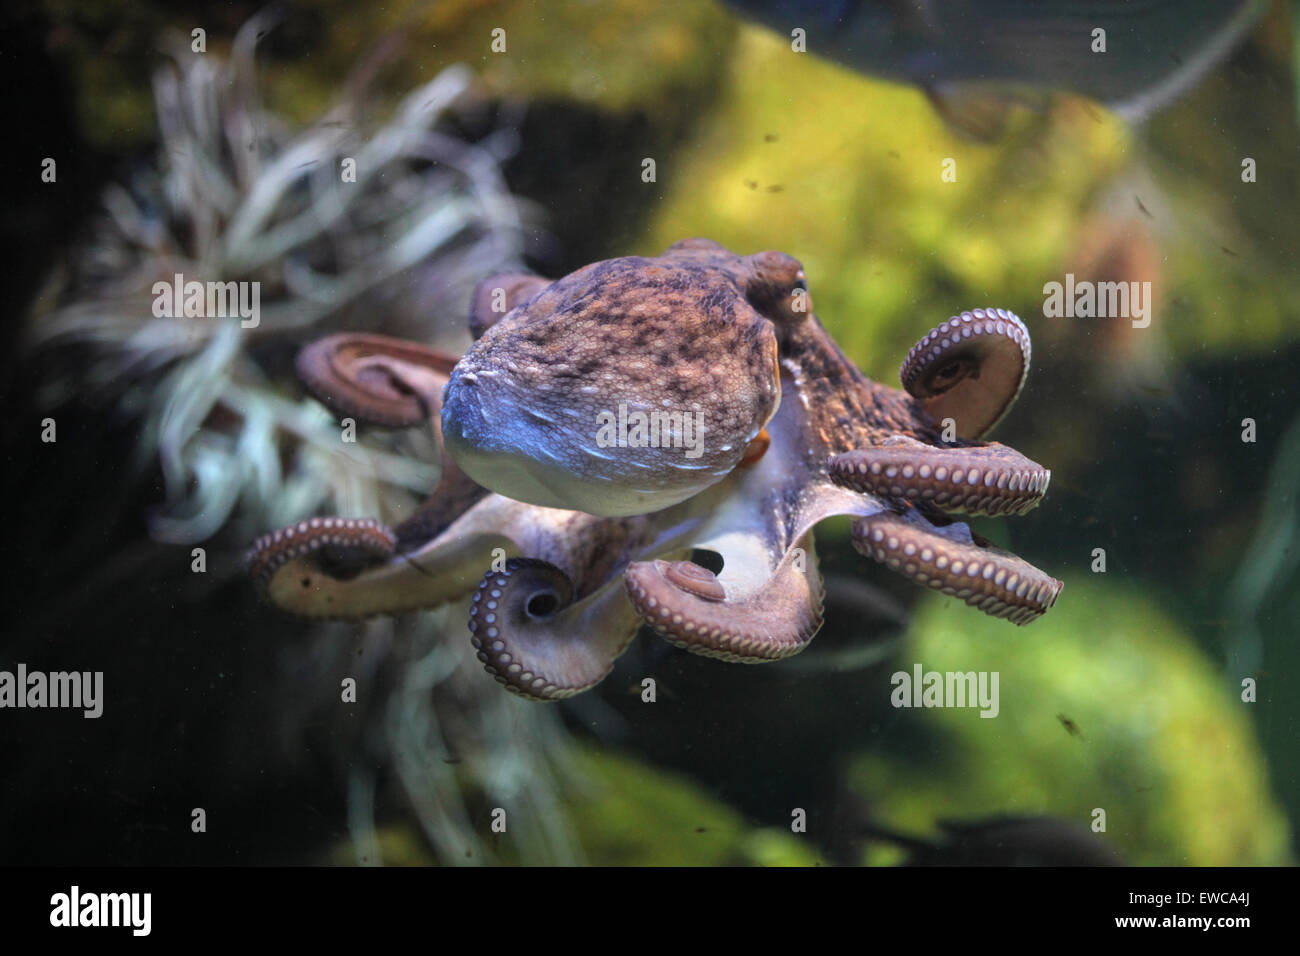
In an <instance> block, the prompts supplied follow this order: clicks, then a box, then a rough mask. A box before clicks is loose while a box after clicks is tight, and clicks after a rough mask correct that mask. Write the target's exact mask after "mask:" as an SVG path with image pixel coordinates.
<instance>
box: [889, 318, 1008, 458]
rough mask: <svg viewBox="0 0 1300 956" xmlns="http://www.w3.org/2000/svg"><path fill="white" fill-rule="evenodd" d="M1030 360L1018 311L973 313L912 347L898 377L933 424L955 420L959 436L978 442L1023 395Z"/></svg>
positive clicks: (937, 329) (940, 327) (952, 322)
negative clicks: (917, 400) (919, 402)
mask: <svg viewBox="0 0 1300 956" xmlns="http://www.w3.org/2000/svg"><path fill="white" fill-rule="evenodd" d="M1029 357H1030V345H1029V330H1028V329H1027V328H1025V323H1023V322H1022V321H1020V319H1019V317H1017V316H1016V314H1015V313H1014V312H1008V311H1007V310H1006V309H975V310H973V311H971V312H963V313H961V315H954V316H953V317H952V318H950V319H949V320H948V321H947V322H944V323H943V324H942V325H940V326H939V327H938V328H935V329H932V330H931V331H930V332H928V333H927V334H926V335H925V336H924V337H923V338H922V339H921V341H919V342H917V343H916V345H914V346H912V350H911V351H910V352H908V353H907V358H906V359H905V360H904V361H903V365H902V368H901V369H900V370H899V378H900V379H901V380H902V382H903V387H904V388H905V389H907V391H908V392H909V393H911V394H912V396H913V397H915V398H918V399H920V400H921V403H922V405H924V407H925V410H926V412H928V413H929V414H930V416H931V417H932V418H934V419H935V421H942V420H943V419H945V418H951V419H952V420H953V421H954V422H955V423H956V426H957V435H958V437H960V438H979V437H980V436H981V435H984V434H986V433H988V432H989V431H990V430H991V429H992V428H993V426H994V425H996V424H997V423H998V422H999V421H1001V420H1002V416H1003V415H1005V414H1006V413H1007V411H1008V409H1010V408H1011V406H1012V404H1013V403H1014V402H1015V400H1016V396H1017V395H1019V394H1020V389H1021V386H1023V385H1024V382H1025V377H1026V376H1027V375H1028V374H1029Z"/></svg>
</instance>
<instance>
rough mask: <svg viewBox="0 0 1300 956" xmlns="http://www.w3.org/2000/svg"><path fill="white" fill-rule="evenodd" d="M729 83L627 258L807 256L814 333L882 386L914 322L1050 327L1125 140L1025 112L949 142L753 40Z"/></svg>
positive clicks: (879, 96) (883, 98) (1069, 104)
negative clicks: (976, 310)
mask: <svg viewBox="0 0 1300 956" xmlns="http://www.w3.org/2000/svg"><path fill="white" fill-rule="evenodd" d="M730 69H731V73H730V77H729V81H728V85H727V87H726V89H725V91H724V93H723V98H722V100H721V101H720V102H719V103H718V105H717V107H716V111H715V113H714V114H713V115H712V116H711V117H710V119H709V122H708V123H707V124H705V125H704V126H703V127H702V128H701V131H700V133H699V134H698V136H697V137H696V139H695V140H694V141H693V142H690V143H687V144H686V145H684V146H683V147H681V149H680V150H679V151H678V152H677V153H676V154H675V155H674V156H673V157H672V158H671V160H670V161H668V162H664V163H661V164H660V165H659V169H658V185H659V187H660V188H662V189H663V190H664V192H665V194H666V196H665V200H664V201H663V202H662V203H661V204H659V206H658V207H657V208H656V210H655V213H654V217H653V220H652V222H651V223H650V226H649V228H648V233H647V235H646V236H645V237H644V239H643V241H641V242H639V243H638V248H637V249H636V250H629V251H637V252H647V251H652V250H653V251H657V250H659V249H661V248H663V247H664V246H667V245H669V244H671V243H672V242H674V241H676V240H677V239H680V238H682V237H683V236H693V235H703V236H708V237H710V238H713V239H716V240H718V241H719V242H722V243H723V244H724V245H726V246H728V247H730V248H733V249H735V250H736V251H738V252H755V251H758V250H760V249H769V248H770V249H780V250H783V251H786V252H789V253H790V254H791V255H795V256H797V257H798V258H800V259H801V260H802V261H803V263H804V265H805V267H806V269H807V271H808V274H809V287H810V289H811V291H812V296H813V304H814V308H815V309H816V311H817V314H818V316H819V317H820V318H821V319H822V321H823V322H824V323H825V324H826V325H827V327H828V328H829V329H830V331H831V333H832V334H833V335H834V336H835V338H836V339H837V340H838V341H839V342H840V343H841V345H842V346H843V347H844V348H845V350H846V351H847V352H848V353H849V354H850V355H851V356H853V357H854V359H855V360H857V361H859V362H860V363H861V364H862V365H863V366H864V370H865V371H866V372H868V374H871V375H873V376H875V377H881V378H885V377H892V376H894V375H896V373H897V368H898V365H897V363H898V359H899V356H901V355H902V354H905V352H906V349H907V348H908V347H909V346H910V345H911V344H912V342H913V341H915V339H916V336H917V333H918V329H917V323H918V321H920V322H922V323H923V324H925V323H928V324H926V327H927V328H928V327H929V324H937V323H938V322H941V321H942V320H943V319H945V318H947V317H948V316H949V315H950V314H952V313H953V311H954V310H957V309H960V308H962V307H967V308H973V307H976V306H980V305H1001V306H1005V307H1006V308H1011V309H1014V310H1016V311H1017V312H1021V313H1022V314H1025V315H1030V316H1032V315H1034V314H1035V313H1038V314H1041V309H1042V298H1043V297H1042V286H1043V284H1044V282H1045V281H1046V279H1048V278H1053V277H1057V278H1059V276H1058V273H1059V272H1060V263H1061V260H1062V257H1063V256H1064V255H1065V253H1066V250H1067V249H1068V247H1069V246H1070V244H1071V242H1072V241H1073V233H1072V230H1071V225H1072V224H1073V223H1074V222H1075V221H1076V220H1077V219H1078V217H1079V211H1080V209H1081V208H1083V207H1084V205H1085V204H1086V202H1087V199H1088V197H1089V195H1090V192H1091V190H1092V189H1093V188H1094V185H1095V184H1096V183H1097V182H1098V180H1099V179H1101V178H1102V177H1104V176H1105V175H1107V174H1108V173H1109V172H1113V171H1114V170H1117V169H1119V168H1121V167H1122V165H1123V164H1124V163H1125V161H1126V155H1127V150H1128V144H1129V135H1128V133H1127V131H1126V130H1125V128H1124V127H1123V125H1122V124H1121V123H1120V122H1119V121H1118V120H1115V119H1113V118H1111V117H1109V116H1108V115H1107V114H1105V113H1104V112H1103V111H1101V110H1097V109H1092V108H1085V107H1083V106H1082V105H1081V104H1080V103H1079V102H1078V101H1076V100H1068V99H1067V100H1062V101H1060V103H1059V104H1058V106H1057V107H1056V108H1054V109H1053V110H1052V112H1051V113H1049V114H1047V115H1045V116H1040V115H1035V114H1032V113H1030V112H1028V111H1025V110H1021V111H1016V112H1013V113H1012V114H1011V116H1010V126H1009V129H1008V131H1007V135H1005V136H1004V137H1003V138H1002V140H1001V141H999V142H998V143H996V144H992V145H987V144H982V143H976V142H972V141H970V140H968V139H963V138H961V137H960V136H958V135H956V134H954V133H953V132H952V131H950V130H949V129H948V127H946V126H945V124H944V122H943V120H942V119H941V118H940V117H939V116H938V115H937V114H936V112H935V111H934V109H933V108H932V106H931V104H930V103H929V102H928V101H927V100H926V98H925V96H924V95H923V94H922V93H921V92H920V91H918V90H915V89H912V88H910V87H904V86H899V85H894V84H888V83H883V82H879V81H876V80H872V79H868V78H866V77H864V76H862V75H860V74H858V73H855V72H853V71H851V70H848V69H845V68H842V67H839V66H837V65H835V64H833V63H830V62H827V61H825V60H820V59H818V58H816V57H813V56H809V55H806V54H798V53H794V52H792V51H791V50H790V46H789V43H788V41H786V40H785V39H783V38H781V37H779V36H776V35H774V34H771V33H768V32H767V31H764V30H761V29H757V28H748V27H747V28H744V29H742V31H741V34H740V39H739V43H738V48H737V50H736V53H735V55H734V56H733V57H732V59H731V64H730ZM949 159H951V160H953V163H954V165H953V166H952V167H951V168H952V169H954V170H955V176H956V179H955V181H954V182H945V181H944V180H943V178H942V177H943V172H944V168H945V167H944V162H945V160H949ZM921 331H924V329H922V330H921Z"/></svg>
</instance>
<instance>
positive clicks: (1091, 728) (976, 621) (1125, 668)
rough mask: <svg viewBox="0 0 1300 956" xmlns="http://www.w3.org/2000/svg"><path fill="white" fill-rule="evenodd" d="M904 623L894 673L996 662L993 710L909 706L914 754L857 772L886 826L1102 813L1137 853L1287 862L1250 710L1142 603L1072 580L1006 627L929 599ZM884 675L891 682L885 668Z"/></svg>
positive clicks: (1111, 831) (1126, 850)
mask: <svg viewBox="0 0 1300 956" xmlns="http://www.w3.org/2000/svg"><path fill="white" fill-rule="evenodd" d="M912 634H913V638H912V643H911V645H910V646H909V647H908V648H907V650H905V651H904V653H903V655H902V656H901V657H900V658H899V661H898V665H897V666H898V668H899V669H900V670H907V671H909V672H910V671H911V669H912V667H913V665H914V664H915V663H921V664H922V665H923V666H924V668H925V670H927V671H941V672H942V671H961V672H966V671H977V672H978V671H997V672H998V674H999V697H1000V710H999V713H998V715H997V717H995V718H991V719H990V718H982V717H980V716H979V711H978V710H975V709H956V708H952V709H941V708H929V709H917V710H906V711H903V712H902V719H903V721H904V724H905V725H906V726H905V727H904V728H901V732H902V733H905V734H907V735H909V736H908V739H909V740H910V741H911V742H912V743H913V745H912V746H909V747H908V749H907V752H906V753H900V754H898V755H888V754H885V753H874V754H869V755H862V756H859V757H858V758H856V759H855V760H854V762H853V764H852V767H851V770H850V779H851V783H852V786H853V788H854V789H855V790H856V791H857V792H858V793H859V794H861V795H862V796H863V797H864V798H866V799H867V800H868V801H869V804H870V806H871V807H872V808H873V815H874V816H875V817H876V818H877V819H878V820H880V821H881V822H882V823H885V824H887V825H889V826H892V827H896V828H898V829H902V830H906V831H909V832H913V831H914V832H919V833H926V832H930V831H931V830H932V827H933V824H934V821H935V820H937V819H959V820H974V819H977V818H981V817H989V816H995V815H1002V814H1016V815H1019V814H1048V815H1051V816H1055V817H1060V818H1063V819H1065V820H1068V821H1073V822H1075V823H1077V824H1079V825H1081V826H1091V825H1092V824H1093V821H1094V820H1095V819H1097V817H1096V814H1095V811H1096V810H1098V809H1100V810H1104V811H1105V825H1106V832H1105V833H1101V834H1098V837H1099V839H1103V840H1105V841H1106V842H1107V843H1108V844H1109V846H1111V847H1112V848H1113V849H1115V850H1117V851H1119V852H1120V853H1121V854H1122V855H1123V856H1124V857H1125V859H1126V860H1127V861H1128V862H1130V863H1134V864H1160V865H1195V866H1210V865H1237V864H1242V865H1245V864H1256V865H1261V864H1262V865H1272V864H1284V863H1287V862H1289V860H1288V850H1287V846H1288V831H1287V824H1286V821H1285V818H1284V817H1283V815H1282V813H1281V811H1280V809H1279V807H1278V806H1277V804H1276V803H1275V801H1274V799H1273V796H1272V794H1271V792H1270V788H1269V781H1268V776H1267V771H1266V769H1265V764H1264V761H1263V758H1262V756H1261V754H1260V750H1259V747H1258V745H1257V743H1256V740H1255V732H1254V728H1253V726H1252V720H1253V716H1254V715H1253V713H1252V711H1251V708H1252V707H1253V706H1255V705H1252V704H1248V703H1243V702H1242V701H1241V700H1240V697H1239V695H1238V693H1237V692H1236V691H1235V690H1234V688H1233V687H1232V686H1230V685H1229V683H1228V682H1226V681H1225V679H1224V678H1223V677H1222V676H1221V675H1220V674H1218V673H1217V672H1216V671H1215V669H1214V667H1213V666H1212V665H1211V663H1210V661H1209V660H1207V659H1206V657H1205V655H1204V654H1203V653H1202V652H1201V651H1200V650H1198V649H1197V648H1196V647H1195V646H1194V645H1193V643H1192V642H1191V640H1190V639H1189V638H1188V636H1187V635H1186V634H1185V633H1184V632H1183V631H1181V630H1180V629H1179V628H1178V626H1177V625H1176V624H1175V623H1174V622H1173V621H1172V620H1171V619H1170V618H1169V617H1167V616H1166V615H1165V614H1163V613H1162V612H1161V611H1160V610H1159V609H1158V608H1157V607H1156V606H1155V605H1154V604H1153V603H1152V602H1151V601H1149V600H1147V599H1146V598H1144V597H1142V596H1141V595H1139V594H1137V593H1136V592H1134V591H1132V590H1130V589H1127V588H1124V587H1120V586H1115V585H1113V584H1107V585H1104V586H1103V585H1098V584H1095V583H1093V582H1090V581H1087V580H1071V581H1070V582H1069V584H1068V586H1067V588H1066V591H1065V593H1064V595H1063V596H1062V599H1061V601H1060V602H1059V603H1058V604H1057V606H1056V607H1055V608H1054V609H1053V610H1052V611H1051V612H1050V613H1049V614H1048V615H1047V616H1046V617H1044V618H1043V619H1042V620H1040V621H1038V622H1036V623H1034V624H1033V625H1031V626H1029V627H1027V628H1023V629H1011V628H1008V627H1007V625H1006V623H1005V622H1003V621H998V620H995V619H993V618H988V617H983V616H981V615H977V614H973V613H971V611H970V609H969V608H967V607H965V606H964V605H962V604H961V603H960V602H957V601H953V600H944V599H938V598H934V599H930V600H927V601H925V602H924V603H923V604H922V606H921V607H920V608H919V609H918V615H917V618H916V620H915V623H914V626H913V628H912ZM880 681H881V684H882V686H881V687H879V688H877V690H876V692H878V693H881V694H886V693H889V692H890V691H891V689H892V688H891V687H890V686H888V682H889V674H888V673H882V674H881V676H880ZM1061 717H1064V718H1066V719H1068V720H1069V721H1070V722H1072V724H1073V725H1074V727H1075V728H1077V731H1078V733H1077V734H1072V733H1071V732H1070V731H1069V730H1068V729H1067V727H1065V726H1064V725H1063V723H1062V720H1061ZM896 729H899V728H896ZM917 741H919V744H918V743H917ZM890 858H891V857H890V856H889V855H888V854H886V853H884V852H883V851H882V852H880V853H879V854H878V855H873V854H869V859H870V861H871V862H885V861H887V860H889V859H890Z"/></svg>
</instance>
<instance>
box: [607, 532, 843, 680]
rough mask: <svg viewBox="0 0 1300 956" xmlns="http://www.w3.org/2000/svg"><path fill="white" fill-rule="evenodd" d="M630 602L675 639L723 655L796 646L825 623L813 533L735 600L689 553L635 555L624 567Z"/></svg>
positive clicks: (753, 660) (786, 651)
mask: <svg viewBox="0 0 1300 956" xmlns="http://www.w3.org/2000/svg"><path fill="white" fill-rule="evenodd" d="M624 579H625V581H626V582H627V592H628V596H629V597H631V599H632V606H633V607H634V608H635V609H636V612H637V613H638V614H639V615H640V616H641V618H642V619H643V620H644V621H645V623H647V624H649V625H650V627H652V628H653V629H654V630H655V631H656V632H657V633H658V634H659V635H660V636H662V637H663V638H664V639H665V640H667V641H669V642H670V643H672V644H676V645H677V646H678V647H682V648H685V649H686V650H688V651H693V652H694V653H696V654H703V655H704V656H706V657H716V658H719V659H721V660H724V661H733V662H737V663H744V664H760V663H763V662H765V661H774V660H780V659H781V658H783V657H789V656H790V655H792V654H797V653H799V652H800V651H801V650H803V649H804V647H806V646H807V644H808V642H809V641H810V640H812V637H813V635H814V634H816V633H817V630H818V628H820V627H821V623H822V599H823V596H824V595H823V589H822V583H821V575H820V574H819V573H818V571H817V558H816V554H815V552H814V550H813V540H812V533H811V532H809V533H808V534H806V535H804V536H803V538H801V539H800V541H799V543H798V545H797V546H796V547H794V548H791V549H790V551H789V552H788V553H787V554H786V555H785V557H784V558H783V559H782V561H781V563H780V565H778V566H777V568H776V570H775V572H773V574H772V575H771V577H770V578H768V580H767V581H766V582H765V583H764V584H763V585H762V586H761V587H759V588H757V589H756V590H754V591H752V592H751V593H749V594H748V595H745V596H743V597H740V598H737V599H735V600H731V599H728V596H727V590H726V588H725V587H724V586H723V584H722V583H721V582H720V581H719V580H718V579H717V578H716V577H715V576H714V574H713V572H711V571H709V570H708V569H707V568H703V567H701V566H700V565H698V564H695V563H694V562H691V561H662V560H656V561H638V562H635V563H633V564H631V565H629V566H628V569H627V572H626V574H625V575H624Z"/></svg>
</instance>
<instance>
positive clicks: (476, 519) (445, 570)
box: [248, 501, 520, 619]
mask: <svg viewBox="0 0 1300 956" xmlns="http://www.w3.org/2000/svg"><path fill="white" fill-rule="evenodd" d="M506 507H507V508H509V507H510V506H509V505H507V506H506ZM510 513H512V512H506V513H505V514H510ZM505 514H503V513H502V511H501V509H500V508H494V507H493V502H492V501H483V502H480V503H479V504H478V505H476V506H474V507H472V508H470V510H469V511H468V512H466V514H465V515H463V516H462V517H461V518H459V519H458V520H457V521H455V522H453V523H452V524H451V525H450V526H449V527H448V528H447V529H446V530H445V531H444V532H443V533H442V534H440V535H438V536H437V537H436V538H433V539H432V540H429V541H426V542H424V543H423V544H422V545H420V546H419V547H410V548H408V549H407V550H401V549H402V546H403V542H402V541H401V540H400V538H399V535H398V534H397V533H395V532H394V531H390V530H389V529H388V528H386V527H384V526H383V525H382V524H380V523H379V522H377V521H372V520H370V519H366V518H311V519H308V520H306V521H300V522H298V524H296V525H293V526H291V527H289V528H285V529H282V530H280V531H276V532H273V533H272V534H269V535H264V536H263V537H262V538H260V539H258V541H257V543H256V544H254V545H253V548H252V550H251V551H250V553H249V561H248V567H249V573H250V574H251V575H252V576H253V578H254V579H255V580H256V581H257V582H258V584H259V586H260V589H261V590H262V592H263V594H264V595H265V596H266V597H267V599H268V600H269V601H270V602H271V603H273V604H275V605H276V606H277V607H279V608H281V609H282V610H284V611H287V612H289V613H290V614H294V615H297V616H299V617H308V618H354V619H355V618H365V617H373V616H375V615H378V614H401V613H403V612H406V611H414V610H419V609H421V608H433V607H439V606H440V605H443V604H446V603H448V602H449V601H455V600H457V599H459V598H461V597H464V596H465V595H467V594H469V593H470V592H471V591H473V589H474V585H475V584H477V583H478V581H479V578H480V576H481V573H482V569H483V568H484V567H487V566H488V565H489V564H490V563H491V562H492V560H493V558H494V557H497V556H500V555H501V554H505V555H507V556H509V555H514V554H518V553H519V550H520V548H519V544H518V542H516V541H514V540H513V539H512V538H511V537H509V536H508V533H509V531H510V529H511V524H510V521H509V519H508V518H506V517H505ZM400 527H401V526H399V528H400Z"/></svg>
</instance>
